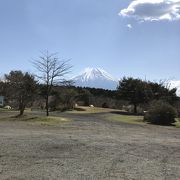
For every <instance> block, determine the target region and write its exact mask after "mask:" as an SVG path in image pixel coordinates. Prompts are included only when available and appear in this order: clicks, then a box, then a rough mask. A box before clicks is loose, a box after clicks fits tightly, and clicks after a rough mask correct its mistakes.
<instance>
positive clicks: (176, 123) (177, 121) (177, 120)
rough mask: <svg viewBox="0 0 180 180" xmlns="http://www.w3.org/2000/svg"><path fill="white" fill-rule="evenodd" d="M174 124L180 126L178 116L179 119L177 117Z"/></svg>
mask: <svg viewBox="0 0 180 180" xmlns="http://www.w3.org/2000/svg"><path fill="white" fill-rule="evenodd" d="M174 125H175V126H176V127H177V128H180V118H177V119H176V122H175V123H174Z"/></svg>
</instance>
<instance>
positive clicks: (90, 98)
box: [0, 52, 179, 116]
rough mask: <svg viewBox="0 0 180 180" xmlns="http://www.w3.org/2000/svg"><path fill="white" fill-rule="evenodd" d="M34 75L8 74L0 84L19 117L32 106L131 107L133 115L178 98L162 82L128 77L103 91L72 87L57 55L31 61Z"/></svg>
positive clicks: (64, 63)
mask: <svg viewBox="0 0 180 180" xmlns="http://www.w3.org/2000/svg"><path fill="white" fill-rule="evenodd" d="M32 64H33V66H34V67H35V69H36V73H35V74H31V73H29V72H22V71H21V70H17V71H11V72H10V73H9V74H5V75H4V79H3V81H0V95H3V96H5V99H6V102H8V103H10V104H14V107H15V108H17V109H19V116H22V115H23V113H24V110H25V108H26V107H27V106H28V107H33V106H35V105H34V104H36V106H39V107H41V108H42V109H45V110H46V115H47V116H49V111H50V110H59V109H60V110H66V109H73V108H74V107H75V104H76V103H78V104H80V105H86V106H88V105H90V104H93V105H95V106H98V107H104V108H117V109H122V108H123V106H128V105H132V107H133V112H134V113H137V112H138V110H137V108H138V107H139V106H141V107H143V109H144V110H146V107H148V105H149V104H150V103H151V102H152V101H154V100H162V101H165V102H167V103H169V104H171V105H173V106H175V105H176V103H177V102H178V100H179V98H178V97H177V95H176V89H175V88H174V89H170V88H169V87H168V86H167V84H166V83H164V82H159V83H157V82H151V81H144V80H142V79H136V78H132V77H124V78H122V79H121V80H120V81H119V84H118V86H117V89H116V90H114V91H112V90H104V89H96V88H88V87H75V86H73V82H71V81H68V80H67V79H65V75H67V74H69V73H70V72H71V69H72V66H71V65H69V61H60V60H59V58H58V57H57V54H50V53H49V52H45V53H42V55H41V56H40V57H39V58H38V59H37V60H33V61H32Z"/></svg>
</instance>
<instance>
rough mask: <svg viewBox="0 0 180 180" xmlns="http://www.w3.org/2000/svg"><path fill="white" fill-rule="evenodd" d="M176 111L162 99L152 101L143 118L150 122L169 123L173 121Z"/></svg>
mask: <svg viewBox="0 0 180 180" xmlns="http://www.w3.org/2000/svg"><path fill="white" fill-rule="evenodd" d="M176 115H177V112H176V110H175V109H174V107H173V106H171V105H170V104H168V103H166V102H163V101H154V102H153V103H152V104H151V106H150V109H149V110H148V112H147V113H146V114H145V116H144V120H145V121H147V122H150V123H152V124H158V125H171V124H172V123H174V122H175V118H176Z"/></svg>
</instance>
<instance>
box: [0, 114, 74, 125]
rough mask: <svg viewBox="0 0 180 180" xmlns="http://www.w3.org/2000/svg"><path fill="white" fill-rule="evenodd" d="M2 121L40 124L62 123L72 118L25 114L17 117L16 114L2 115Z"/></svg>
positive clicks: (0, 119)
mask: <svg viewBox="0 0 180 180" xmlns="http://www.w3.org/2000/svg"><path fill="white" fill-rule="evenodd" d="M0 121H25V122H28V123H30V124H38V125H49V126H50V125H60V124H62V123H67V122H71V121H72V120H70V119H67V118H62V117H54V116H49V117H43V116H29V115H24V116H22V117H15V116H11V117H10V116H9V117H1V118H0Z"/></svg>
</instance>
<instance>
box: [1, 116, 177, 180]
mask: <svg viewBox="0 0 180 180" xmlns="http://www.w3.org/2000/svg"><path fill="white" fill-rule="evenodd" d="M56 115H58V114H56ZM63 116H65V117H70V118H73V119H75V121H73V122H71V123H66V124H62V125H60V126H40V125H31V124H28V123H26V122H0V137H1V138H0V179H1V180H5V179H8V180H9V179H12V180H16V179H17V180H21V179H22V180H24V179H26V180H29V179H33V180H36V179H37V180H39V179H43V180H53V179H54V180H55V179H65V180H66V179H67V180H68V179H72V180H76V179H77V180H81V179H82V180H86V179H87V180H96V179H102V180H104V179H105V180H109V179H112V180H113V179H125V180H141V179H142V180H176V179H177V180H179V179H180V129H176V128H173V127H160V126H152V125H146V126H139V125H128V124H124V123H113V122H110V121H104V120H103V119H102V118H100V117H99V116H98V115H72V114H70V115H66V114H64V115H63Z"/></svg>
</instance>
